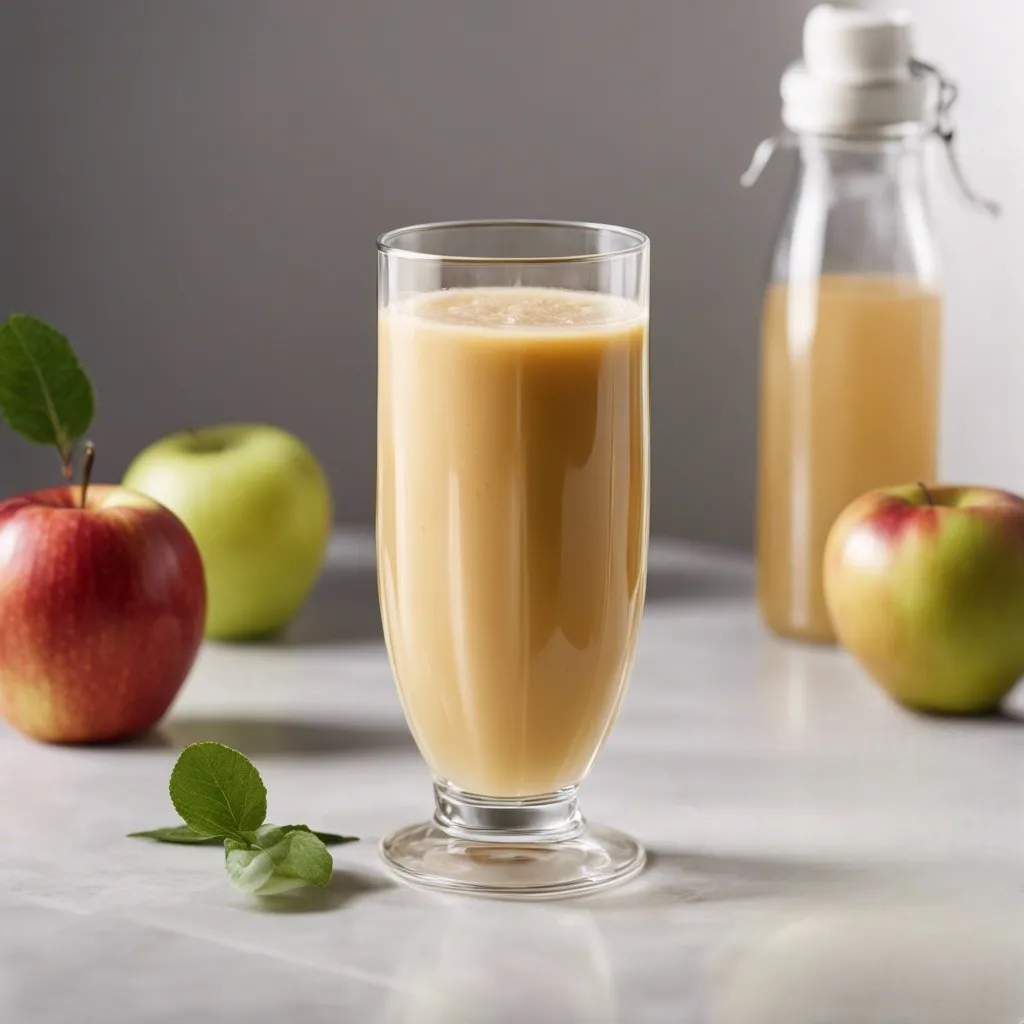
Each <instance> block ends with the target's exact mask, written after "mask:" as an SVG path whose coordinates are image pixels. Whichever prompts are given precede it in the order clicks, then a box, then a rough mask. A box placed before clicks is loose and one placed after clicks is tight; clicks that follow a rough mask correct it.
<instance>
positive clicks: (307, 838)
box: [261, 829, 334, 889]
mask: <svg viewBox="0 0 1024 1024" xmlns="http://www.w3.org/2000/svg"><path fill="white" fill-rule="evenodd" d="M282 831H283V830H282ZM261 845H262V843H261ZM274 849H275V850H278V851H283V855H282V856H280V858H279V857H278V855H274V854H272V856H274V861H275V864H276V867H275V869H274V874H275V875H276V876H277V877H278V878H296V879H299V880H301V881H303V882H305V883H306V884H307V885H315V886H317V887H318V888H320V889H322V888H323V887H324V886H325V885H327V883H328V882H329V881H330V880H331V874H332V872H333V871H334V858H333V857H332V856H331V854H330V852H329V851H328V849H327V847H326V846H324V844H323V842H321V840H320V839H318V838H317V837H316V836H315V835H314V834H313V833H312V832H308V831H304V830H302V829H296V830H295V831H292V832H287V833H285V835H284V838H283V839H281V840H280V841H279V842H278V843H277V844H276V846H275V847H274Z"/></svg>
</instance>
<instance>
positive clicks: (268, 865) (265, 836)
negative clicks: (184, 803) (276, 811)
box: [224, 825, 334, 896]
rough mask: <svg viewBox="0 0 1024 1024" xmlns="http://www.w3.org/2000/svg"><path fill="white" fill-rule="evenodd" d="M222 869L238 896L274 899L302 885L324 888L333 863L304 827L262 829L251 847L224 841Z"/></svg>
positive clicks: (233, 841)
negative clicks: (248, 895) (240, 894)
mask: <svg viewBox="0 0 1024 1024" xmlns="http://www.w3.org/2000/svg"><path fill="white" fill-rule="evenodd" d="M224 850H225V853H224V868H225V870H226V871H227V874H228V880H229V881H230V882H231V884H232V885H233V886H234V887H235V888H236V889H238V890H239V892H245V893H252V894H254V895H257V896H274V895H277V894H279V893H282V892H288V891H289V890H291V889H296V888H298V887H299V886H302V885H314V886H317V887H319V888H322V887H323V886H325V885H327V883H328V882H329V881H330V880H331V874H332V872H333V870H334V860H333V858H332V857H331V855H330V853H329V852H328V850H327V847H326V846H324V844H323V843H322V842H321V841H320V840H319V839H318V838H317V837H316V836H315V835H314V834H313V833H312V832H311V831H309V829H307V828H306V827H305V826H298V827H293V826H288V825H285V826H280V825H264V826H263V827H262V828H260V829H259V830H258V831H257V833H256V838H255V840H254V841H253V842H252V843H246V842H241V841H239V840H236V839H226V840H225V841H224Z"/></svg>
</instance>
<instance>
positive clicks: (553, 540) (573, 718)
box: [377, 221, 649, 898]
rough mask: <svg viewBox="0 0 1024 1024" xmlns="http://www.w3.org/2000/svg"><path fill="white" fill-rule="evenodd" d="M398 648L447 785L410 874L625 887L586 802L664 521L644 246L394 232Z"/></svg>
mask: <svg viewBox="0 0 1024 1024" xmlns="http://www.w3.org/2000/svg"><path fill="white" fill-rule="evenodd" d="M377 248H378V322H379V365H378V426H377V565H378V586H379V591H380V601H381V612H382V618H383V622H384V635H385V640H386V643H387V648H388V655H389V658H390V661H391V668H392V672H393V674H394V677H395V681H396V683H397V686H398V692H399V696H400V698H401V701H402V706H403V708H404V711H405V715H406V719H407V721H408V723H409V727H410V729H411V731H412V733H413V736H414V737H415V739H416V742H417V745H418V746H419V749H420V751H421V753H422V755H423V757H424V759H425V760H426V762H427V764H428V766H429V767H430V769H431V771H432V773H433V776H434V794H435V811H434V816H433V820H432V821H430V822H426V823H422V824H416V825H412V826H409V827H406V828H403V829H400V830H399V831H397V832H395V833H393V834H392V835H389V836H387V837H386V838H385V839H384V840H383V841H382V843H381V852H382V854H383V856H384V859H385V860H386V861H387V863H388V864H389V865H390V866H391V868H392V869H393V870H394V871H395V872H396V873H397V874H398V875H400V876H401V877H402V878H404V879H405V880H407V881H410V882H414V883H418V884H421V885H426V886H432V887H436V888H442V889H448V890H456V891H462V892H470V893H476V894H480V895H498V896H506V897H530V898H538V897H552V896H561V895H570V894H577V893H581V892H586V891H590V890H593V889H598V888H602V887H605V886H608V885H611V884H614V883H617V882H621V881H624V880H625V879H627V878H630V877H632V876H634V875H635V874H636V873H637V872H639V871H640V870H641V869H642V867H643V864H644V860H645V854H644V851H643V849H642V847H641V846H640V845H639V844H638V843H637V842H636V841H635V840H633V839H631V838H629V837H628V836H625V835H623V834H621V833H619V832H616V831H614V830H612V829H608V828H603V827H600V826H591V825H588V824H587V823H586V822H585V821H584V819H583V817H582V815H581V813H580V810H579V807H578V804H577V790H578V788H579V785H580V783H581V782H582V781H583V779H584V778H585V776H586V774H587V772H588V770H589V768H590V766H591V764H592V762H593V760H594V758H595V756H596V755H597V752H598V750H599V748H600V747H601V745H602V743H603V741H604V739H605V738H606V737H607V735H608V733H609V731H610V730H611V728H612V725H613V723H614V720H615V717H616V715H617V713H618V710H619V707H620V705H621V702H622V699H623V696H624V693H625V689H626V683H627V679H628V676H629V672H630V668H631V666H632V661H633V656H634V652H635V649H636V641H637V632H638V628H639V623H640V615H641V611H642V608H643V599H644V590H645V586H646V575H647V540H648V522H649V425H648V418H649V413H648V368H647V366H648V364H647V337H648V260H649V255H648V254H649V243H648V240H647V238H646V237H645V236H644V235H642V234H640V233H639V232H636V231H631V230H627V229H624V228H616V227H608V226H603V225H590V224H576V223H563V222H546V221H538V222H534V221H470V222H462V223H450V224H433V225H425V226H419V227H410V228H403V229H400V230H398V231H392V232H390V233H388V234H386V235H384V236H382V237H381V238H380V239H379V240H378V246H377Z"/></svg>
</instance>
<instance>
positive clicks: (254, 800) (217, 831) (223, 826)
mask: <svg viewBox="0 0 1024 1024" xmlns="http://www.w3.org/2000/svg"><path fill="white" fill-rule="evenodd" d="M170 792H171V802H172V803H173V804H174V809H175V810H176V811H177V812H178V813H179V814H180V815H181V816H182V818H183V819H184V820H185V823H186V824H187V825H189V826H190V827H191V828H192V830H193V831H195V832H198V833H199V834H200V835H204V836H224V837H230V838H232V839H236V840H239V841H241V842H243V843H246V842H247V840H248V838H249V837H247V836H246V833H248V832H252V831H253V830H255V829H258V828H259V827H260V825H262V824H263V819H264V818H266V816H267V789H266V787H265V786H264V785H263V780H262V779H261V778H260V773H259V772H258V771H256V769H255V768H254V767H253V765H252V763H251V762H250V761H249V760H248V759H247V758H246V757H245V756H243V755H242V754H240V753H239V752H238V751H237V750H232V749H231V747H226V746H224V744H222V743H193V744H191V745H190V746H187V747H186V748H185V749H184V750H183V751H182V752H181V755H180V756H179V757H178V760H177V762H176V764H175V765H174V770H173V771H172V772H171V784H170Z"/></svg>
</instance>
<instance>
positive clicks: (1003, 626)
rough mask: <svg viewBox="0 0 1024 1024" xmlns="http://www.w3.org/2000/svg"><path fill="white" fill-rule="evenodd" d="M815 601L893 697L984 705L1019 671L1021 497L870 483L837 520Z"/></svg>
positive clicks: (1023, 601)
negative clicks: (821, 592) (821, 594)
mask: <svg viewBox="0 0 1024 1024" xmlns="http://www.w3.org/2000/svg"><path fill="white" fill-rule="evenodd" d="M824 585H825V601H826V605H827V607H828V611H829V615H830V617H831V619H832V624H833V627H834V628H835V631H836V636H837V637H838V639H839V642H840V643H841V644H842V645H843V646H844V647H845V648H846V649H847V650H848V651H849V652H850V653H851V654H852V655H853V656H854V658H856V659H857V661H859V662H860V664H861V665H862V666H863V667H864V668H865V669H866V670H867V672H868V673H869V674H870V675H872V676H873V677H874V678H875V680H876V681H877V682H878V683H879V684H881V686H882V687H883V688H884V689H885V690H886V691H887V692H888V693H889V694H890V695H891V696H892V697H893V698H895V699H896V700H897V701H899V702H900V703H901V704H905V705H907V706H908V707H911V708H916V709H919V710H922V711H933V712H941V713H948V714H979V713H984V712H988V711H992V710H994V709H995V708H996V707H997V706H998V705H999V703H1000V701H1002V699H1003V697H1005V696H1006V694H1007V693H1009V691H1010V690H1011V689H1012V688H1013V686H1014V684H1015V683H1016V682H1017V680H1018V679H1020V677H1021V675H1024V499H1022V498H1020V497H1017V496H1016V495H1013V494H1009V493H1007V492H1006V491H999V490H993V489H990V488H985V487H936V488H931V489H930V488H927V487H925V486H924V485H923V484H908V485H906V486H902V487H891V488H886V489H882V490H878V491H872V492H871V493H869V494H865V495H863V496H862V497H860V498H858V499H857V500H856V501H854V502H853V503H852V504H851V505H849V506H848V507H847V508H846V509H845V510H844V511H843V513H842V514H841V515H840V516H839V518H838V519H837V520H836V522H835V524H834V525H833V527H832V530H831V532H830V533H829V537H828V542H827V544H826V546H825V560H824Z"/></svg>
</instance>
